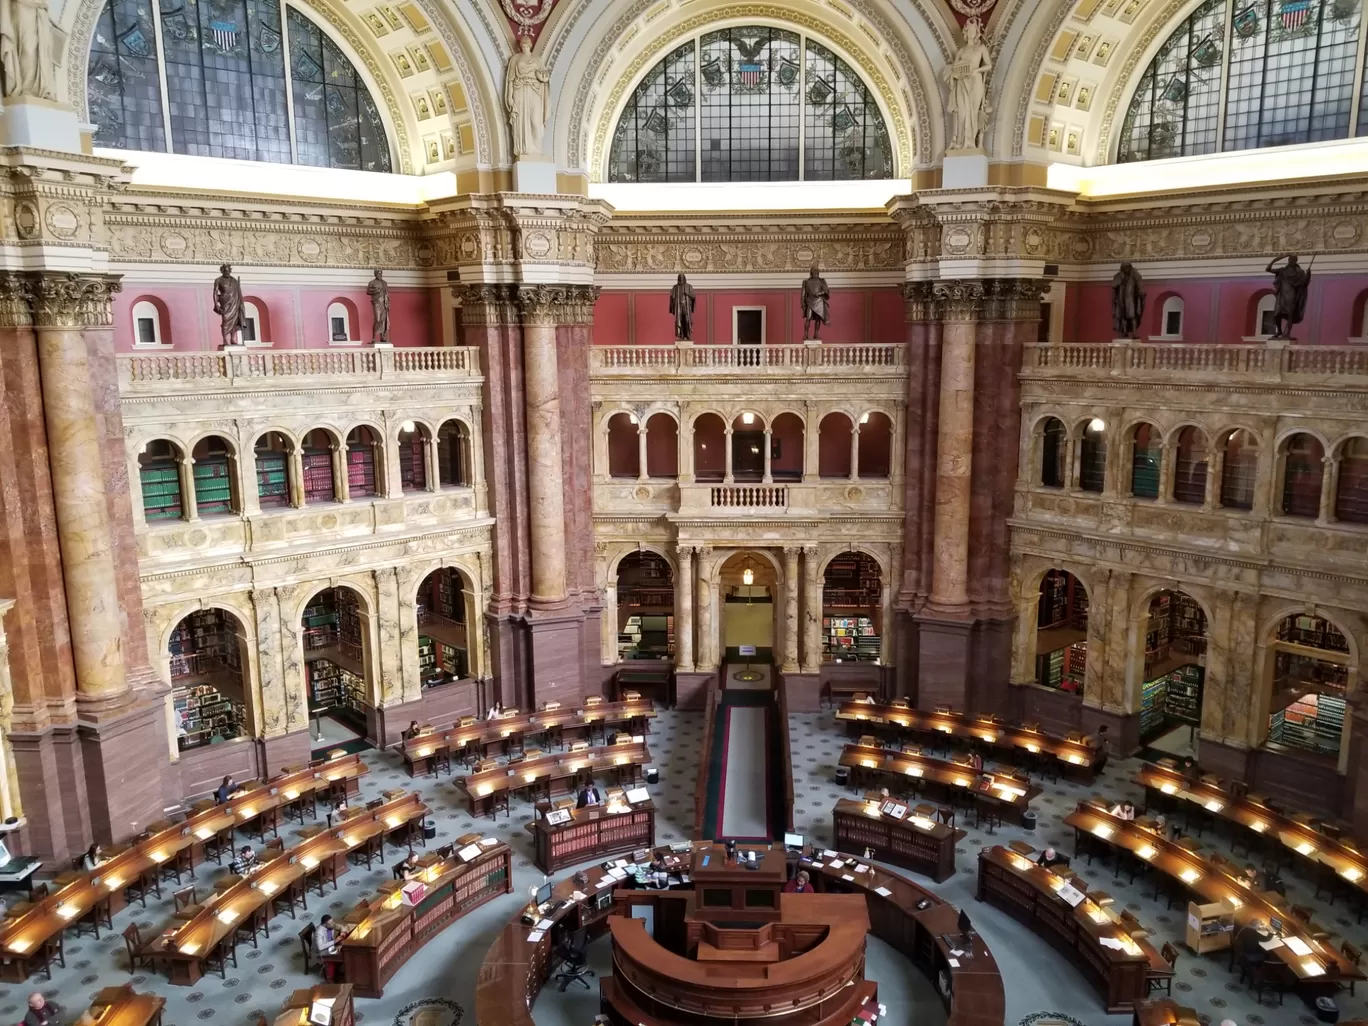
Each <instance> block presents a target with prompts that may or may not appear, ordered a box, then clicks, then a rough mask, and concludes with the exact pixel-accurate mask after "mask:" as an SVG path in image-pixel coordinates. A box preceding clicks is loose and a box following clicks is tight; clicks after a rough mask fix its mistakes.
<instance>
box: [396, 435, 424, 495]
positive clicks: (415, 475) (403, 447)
mask: <svg viewBox="0 0 1368 1026" xmlns="http://www.w3.org/2000/svg"><path fill="white" fill-rule="evenodd" d="M427 447H428V435H427V429H425V428H424V427H422V426H421V425H419V424H415V423H414V422H413V421H411V420H406V421H404V423H403V424H401V425H399V487H401V488H402V489H403V490H404V491H406V492H422V491H426V490H427V478H428V474H427Z"/></svg>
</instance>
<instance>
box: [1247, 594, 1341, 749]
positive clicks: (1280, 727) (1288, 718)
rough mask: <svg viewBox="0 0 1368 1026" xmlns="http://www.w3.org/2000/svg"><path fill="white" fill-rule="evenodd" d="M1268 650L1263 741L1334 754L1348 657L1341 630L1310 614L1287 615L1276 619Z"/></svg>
mask: <svg viewBox="0 0 1368 1026" xmlns="http://www.w3.org/2000/svg"><path fill="white" fill-rule="evenodd" d="M1269 656H1270V657H1271V662H1272V674H1273V688H1272V698H1271V700H1270V702H1269V706H1268V709H1269V716H1268V739H1267V743H1268V744H1270V745H1280V746H1282V747H1284V748H1291V749H1296V750H1298V751H1303V752H1318V753H1320V754H1322V755H1332V756H1335V757H1338V756H1339V753H1340V747H1341V745H1342V744H1343V739H1344V716H1345V712H1346V711H1347V710H1346V708H1345V702H1346V698H1347V695H1348V691H1349V671H1350V664H1351V661H1352V657H1351V655H1350V652H1349V641H1348V639H1347V638H1346V637H1345V636H1344V633H1343V632H1342V631H1341V630H1340V629H1339V628H1338V627H1336V626H1335V625H1334V624H1333V623H1331V622H1330V621H1329V620H1326V619H1324V618H1322V617H1319V616H1315V615H1313V614H1309V613H1304V614H1298V615H1294V616H1289V617H1286V618H1284V619H1283V620H1282V622H1281V623H1279V624H1278V630H1277V633H1276V634H1275V635H1274V638H1273V641H1272V643H1271V644H1270V645H1269Z"/></svg>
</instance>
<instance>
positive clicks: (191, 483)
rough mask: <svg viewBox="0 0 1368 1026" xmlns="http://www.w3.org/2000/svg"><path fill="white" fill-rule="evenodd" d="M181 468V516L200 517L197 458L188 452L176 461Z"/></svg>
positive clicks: (185, 517) (192, 518)
mask: <svg viewBox="0 0 1368 1026" xmlns="http://www.w3.org/2000/svg"><path fill="white" fill-rule="evenodd" d="M176 463H177V464H178V466H179V470H180V491H181V516H182V517H183V518H184V519H185V520H198V519H199V503H198V502H196V501H195V460H194V457H193V456H191V455H189V454H188V453H187V454H186V455H184V456H182V457H181V458H180V459H178V460H177V461H176Z"/></svg>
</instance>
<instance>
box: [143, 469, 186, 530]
mask: <svg viewBox="0 0 1368 1026" xmlns="http://www.w3.org/2000/svg"><path fill="white" fill-rule="evenodd" d="M138 478H139V481H140V483H141V484H142V499H143V516H145V517H146V518H147V519H148V520H179V519H180V517H181V493H180V464H179V463H177V462H176V460H175V459H174V458H173V457H159V458H155V459H144V461H143V463H142V465H141V467H140V468H139V470H138Z"/></svg>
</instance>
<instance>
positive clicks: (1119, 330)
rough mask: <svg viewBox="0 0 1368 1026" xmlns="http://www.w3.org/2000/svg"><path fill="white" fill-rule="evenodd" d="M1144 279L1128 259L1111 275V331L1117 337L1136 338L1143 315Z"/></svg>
mask: <svg viewBox="0 0 1368 1026" xmlns="http://www.w3.org/2000/svg"><path fill="white" fill-rule="evenodd" d="M1144 285H1145V281H1144V279H1143V278H1141V277H1140V272H1139V271H1137V270H1136V269H1135V268H1134V267H1133V266H1131V262H1130V261H1129V260H1124V261H1122V263H1121V269H1120V270H1119V271H1117V272H1116V273H1115V274H1114V275H1112V331H1114V332H1116V337H1117V338H1137V337H1138V333H1139V331H1140V318H1141V317H1143V316H1144V315H1145V288H1144Z"/></svg>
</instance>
